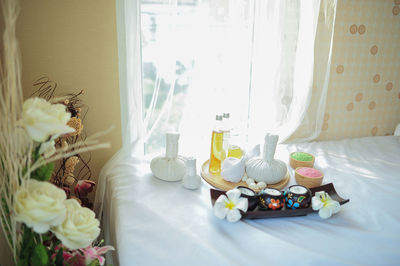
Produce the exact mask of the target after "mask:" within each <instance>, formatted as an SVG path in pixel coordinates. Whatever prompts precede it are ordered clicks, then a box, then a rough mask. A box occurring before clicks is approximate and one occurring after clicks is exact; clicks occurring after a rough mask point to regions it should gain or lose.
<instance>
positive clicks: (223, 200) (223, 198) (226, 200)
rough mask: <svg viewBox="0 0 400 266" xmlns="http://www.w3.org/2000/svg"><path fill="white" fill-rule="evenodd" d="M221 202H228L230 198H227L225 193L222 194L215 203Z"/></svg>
mask: <svg viewBox="0 0 400 266" xmlns="http://www.w3.org/2000/svg"><path fill="white" fill-rule="evenodd" d="M221 202H223V203H225V202H228V198H227V197H226V196H225V195H221V196H219V197H218V199H217V200H216V201H215V204H217V203H221Z"/></svg>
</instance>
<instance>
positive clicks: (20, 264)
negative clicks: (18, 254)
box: [17, 259, 29, 266]
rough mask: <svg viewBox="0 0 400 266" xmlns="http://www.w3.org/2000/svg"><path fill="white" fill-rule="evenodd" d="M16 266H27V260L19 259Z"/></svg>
mask: <svg viewBox="0 0 400 266" xmlns="http://www.w3.org/2000/svg"><path fill="white" fill-rule="evenodd" d="M17 266H29V264H28V259H22V260H21V259H20V260H18V262H17Z"/></svg>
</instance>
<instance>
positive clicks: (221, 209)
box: [214, 197, 228, 219]
mask: <svg viewBox="0 0 400 266" xmlns="http://www.w3.org/2000/svg"><path fill="white" fill-rule="evenodd" d="M220 198H221V197H220ZM220 198H218V200H219V199H220ZM225 198H226V197H225ZM218 200H217V201H218ZM227 213H228V209H227V208H226V207H225V201H220V202H215V204H214V215H215V216H217V217H218V218H219V219H224V218H225V216H226V214H227Z"/></svg>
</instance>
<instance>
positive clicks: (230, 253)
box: [99, 136, 400, 265]
mask: <svg viewBox="0 0 400 266" xmlns="http://www.w3.org/2000/svg"><path fill="white" fill-rule="evenodd" d="M296 150H301V151H305V152H309V153H312V154H314V155H315V156H316V158H317V159H316V163H315V166H316V167H318V168H320V169H322V170H323V172H324V174H325V178H324V181H323V184H325V183H330V182H332V183H333V184H334V186H335V188H336V191H337V192H338V194H339V195H340V196H341V197H343V198H346V199H350V202H349V203H347V204H346V205H343V206H342V210H341V211H340V212H339V213H338V214H335V215H334V216H332V217H331V218H330V219H328V220H322V219H321V218H320V217H319V216H318V214H317V213H312V214H309V215H307V216H302V217H286V218H274V219H260V220H247V219H246V220H241V221H240V222H238V223H233V224H232V223H228V222H227V221H226V220H219V219H218V218H216V217H215V216H214V215H213V212H212V207H211V200H210V186H209V185H208V184H207V183H205V182H203V183H202V186H201V188H200V189H199V190H197V191H190V190H186V189H184V188H183V187H182V186H181V184H179V183H176V182H175V183H169V182H164V181H161V180H158V179H156V178H154V177H153V176H152V174H151V173H150V169H149V166H148V161H146V160H140V159H138V158H133V157H130V156H124V157H120V158H118V161H117V162H116V165H114V166H113V169H112V171H109V172H108V173H107V175H104V176H103V178H102V179H101V180H100V181H99V187H103V188H105V189H104V191H105V193H104V197H103V198H102V199H103V201H102V202H103V208H102V210H103V216H102V217H103V219H102V223H103V228H104V237H105V240H106V242H107V243H109V244H111V245H114V246H115V247H116V251H115V252H114V253H113V254H112V256H109V258H108V259H109V261H108V263H113V264H114V265H257V264H258V265H268V264H269V265H281V264H284V265H294V264H300V265H304V264H305V265H310V264H313V265H314V264H319V265H346V264H357V265H360V264H362V265H365V264H375V265H388V264H397V265H398V263H399V261H400V249H399V248H398V243H399V242H400V205H399V203H398V202H397V200H399V199H400V192H399V188H400V142H399V140H398V137H394V136H385V137H366V138H359V139H347V140H340V141H325V142H311V143H302V144H290V145H280V146H279V147H278V152H277V155H276V157H278V158H280V159H282V160H283V161H285V162H288V158H289V154H290V152H292V151H296ZM114 163H115V160H114ZM290 174H291V175H292V176H291V181H290V183H289V185H290V184H294V183H295V180H294V177H293V171H292V170H291V173H290ZM111 260H112V261H111Z"/></svg>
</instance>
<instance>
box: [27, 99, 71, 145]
mask: <svg viewBox="0 0 400 266" xmlns="http://www.w3.org/2000/svg"><path fill="white" fill-rule="evenodd" d="M70 118H71V114H70V113H68V112H67V111H65V106H64V105H62V104H51V103H49V102H48V101H46V100H45V99H42V98H30V99H28V100H26V101H25V102H24V106H23V110H22V122H23V124H24V126H25V128H26V130H27V131H28V134H29V136H31V138H32V139H33V140H35V141H37V142H43V141H46V140H47V139H48V138H49V137H50V136H52V135H62V134H66V133H71V132H74V131H75V129H73V128H71V127H69V126H67V122H68V121H69V119H70Z"/></svg>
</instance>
